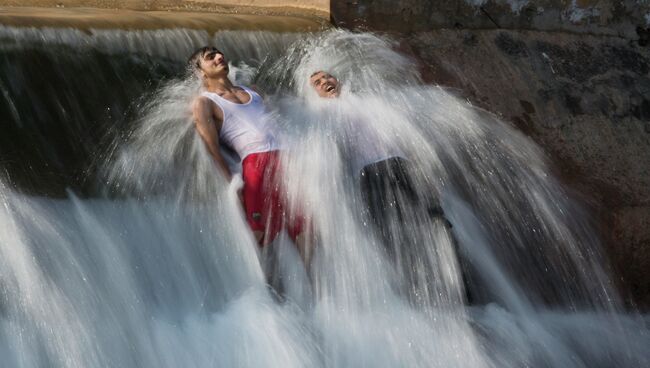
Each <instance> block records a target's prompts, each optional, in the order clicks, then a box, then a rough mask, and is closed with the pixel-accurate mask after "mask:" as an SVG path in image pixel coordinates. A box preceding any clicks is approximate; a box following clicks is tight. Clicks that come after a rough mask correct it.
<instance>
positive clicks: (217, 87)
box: [204, 76, 235, 93]
mask: <svg viewBox="0 0 650 368" xmlns="http://www.w3.org/2000/svg"><path fill="white" fill-rule="evenodd" d="M204 83H205V88H206V89H207V90H208V91H209V92H216V93H223V92H226V91H231V90H232V89H233V88H234V87H235V85H234V84H232V82H231V81H230V79H228V77H227V76H224V77H213V78H206V79H205V80H204Z"/></svg>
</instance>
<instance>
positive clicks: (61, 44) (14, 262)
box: [0, 28, 650, 367]
mask: <svg viewBox="0 0 650 368" xmlns="http://www.w3.org/2000/svg"><path fill="white" fill-rule="evenodd" d="M0 37H1V38H2V39H3V40H4V42H3V44H2V57H1V59H0V67H1V68H2V70H3V73H2V75H0V87H1V88H2V92H3V99H2V100H1V101H2V103H1V104H0V106H1V107H2V109H1V110H0V113H1V114H2V117H3V119H5V120H4V121H7V122H8V124H5V125H8V128H7V130H6V131H8V132H10V135H9V136H7V135H3V136H2V148H0V153H1V154H2V156H0V159H1V160H2V166H4V167H5V168H6V170H7V171H8V173H7V175H6V176H5V178H3V179H2V182H0V202H1V203H2V207H0V291H1V293H0V295H1V296H2V297H1V299H0V354H1V356H2V357H3V358H2V366H7V367H107V366H115V367H140V366H143V367H149V366H159V367H178V366H180V365H183V366H196V367H206V366H237V367H240V366H250V367H258V366H270V367H276V366H278V367H279V366H282V367H292V366H296V367H298V366H300V367H303V366H310V367H312V366H313V367H341V366H350V367H352V366H354V367H358V366H368V367H396V366H406V367H520V366H532V367H613V366H617V367H619V366H620V367H640V366H647V365H648V364H649V363H650V352H649V351H648V349H647V347H648V346H650V335H649V334H650V329H649V328H648V322H649V319H648V317H647V316H645V315H639V314H634V313H631V312H627V311H625V310H624V309H623V306H622V304H621V301H620V298H619V296H618V294H617V292H616V290H615V289H614V287H613V285H612V283H611V281H610V280H611V275H610V271H609V269H608V266H607V263H606V261H605V259H603V257H602V255H601V251H600V245H599V242H598V237H597V236H596V235H595V234H594V228H593V227H592V226H591V224H590V222H589V215H588V213H586V212H585V211H584V210H583V209H582V208H581V206H580V204H579V203H577V202H576V201H575V200H573V199H572V198H571V196H570V195H569V194H568V193H567V191H566V190H565V189H564V188H563V187H562V185H561V184H560V183H559V182H558V181H557V180H556V179H555V178H554V177H553V176H552V174H551V170H550V168H549V163H548V160H547V159H546V157H545V156H544V154H543V153H542V152H541V150H540V149H539V148H538V147H537V146H536V145H535V144H533V143H532V142H531V141H530V140H529V139H528V138H526V137H525V136H523V135H522V134H520V133H518V132H517V131H515V130H514V129H513V128H512V127H510V126H509V125H508V124H506V123H504V122H502V121H500V120H499V119H497V118H496V117H495V116H493V115H491V114H490V113H489V112H486V111H482V110H480V109H478V108H476V107H474V106H472V105H471V104H469V103H468V102H467V101H465V100H463V99H461V98H459V97H457V96H455V95H454V94H452V93H450V92H449V91H447V90H445V89H443V88H440V87H437V86H427V85H423V84H422V83H421V81H420V80H419V79H418V76H417V73H416V69H415V67H414V65H413V64H412V62H411V61H410V60H409V59H408V58H406V57H404V56H402V55H400V54H399V53H396V52H395V51H393V50H394V48H393V47H392V46H393V45H392V44H391V42H390V40H386V39H382V38H379V37H377V36H374V35H371V34H364V33H349V32H344V31H336V30H334V31H327V32H323V33H318V34H274V33H268V32H219V33H217V34H215V35H214V36H212V35H209V34H207V33H205V32H196V31H187V30H169V31H167V30H165V31H155V32H154V31H149V32H131V31H93V32H90V33H83V32H79V31H76V30H61V29H41V30H35V29H15V28H3V29H1V30H0ZM205 43H214V44H217V45H218V46H219V47H220V48H221V49H222V50H223V51H224V52H225V54H226V55H227V56H228V57H229V58H230V60H231V65H232V68H231V72H232V75H231V76H232V78H233V79H235V80H236V81H237V82H238V83H241V84H256V85H257V86H258V87H259V88H260V89H261V90H262V91H263V92H265V93H266V95H265V100H266V104H267V107H269V109H270V110H271V111H272V113H273V115H274V117H275V120H276V122H277V124H278V130H279V132H280V133H281V134H280V135H279V137H280V138H281V142H282V146H283V148H284V150H283V152H284V162H283V164H284V167H285V169H286V170H285V171H286V174H287V175H286V186H287V188H288V194H289V195H290V197H291V198H290V200H291V202H292V203H293V204H294V205H296V206H300V207H301V209H302V210H303V211H304V212H305V213H307V214H309V215H310V216H311V218H313V222H314V229H315V230H314V232H315V234H317V236H316V248H315V255H314V259H313V262H312V264H311V266H310V268H309V270H308V271H307V270H306V269H305V267H303V265H302V263H301V262H300V259H299V257H298V254H297V252H296V250H295V247H294V246H293V245H292V244H291V242H290V241H289V240H288V239H287V237H286V236H284V235H282V236H280V238H279V239H278V240H277V241H276V242H275V243H274V244H272V245H271V246H270V247H268V248H266V249H264V250H262V251H260V249H259V248H258V247H257V245H256V244H255V242H254V240H253V238H252V234H251V233H250V232H249V231H248V229H247V226H246V224H245V222H244V219H243V217H242V214H241V210H240V207H239V203H238V201H237V199H236V198H237V197H236V193H235V191H236V188H234V187H233V186H231V185H230V184H229V183H227V182H226V181H225V179H224V178H223V177H222V176H221V175H220V174H219V173H218V171H217V170H216V168H215V166H214V164H213V163H212V161H211V159H210V158H209V156H208V155H207V153H206V151H205V149H204V146H203V144H202V142H201V141H200V138H198V136H197V135H196V133H195V132H194V128H193V124H192V123H191V116H190V111H189V105H190V103H191V101H192V99H193V98H194V97H195V96H196V95H197V93H198V92H199V90H200V84H199V82H198V81H197V80H195V77H193V76H191V75H189V76H188V75H187V73H186V72H185V66H184V61H185V58H186V57H187V56H188V54H189V53H190V52H191V50H192V49H193V48H195V47H197V46H201V45H202V44H205ZM17 61H20V62H17ZM316 70H327V71H329V72H330V73H332V74H333V75H336V76H337V77H338V78H339V79H340V80H341V82H342V85H343V90H342V93H341V97H340V98H339V99H337V100H333V101H323V100H321V99H319V98H318V97H317V96H316V95H315V94H314V93H313V92H312V91H311V89H310V87H309V86H308V84H307V80H308V78H309V76H310V75H311V73H312V72H314V71H316ZM360 124H364V125H365V126H367V127H369V129H370V130H371V131H372V136H373V140H374V141H375V142H376V145H377V146H378V147H379V148H382V147H388V145H396V146H397V147H399V149H400V150H401V151H402V152H403V153H404V156H406V157H407V158H408V159H409V162H410V163H411V166H412V167H413V168H414V170H413V181H414V183H415V186H416V187H417V189H418V192H419V193H420V194H421V197H420V198H422V200H423V201H439V202H440V203H441V205H442V208H443V209H444V212H445V216H446V218H447V219H448V220H449V222H450V223H451V224H452V227H451V228H449V227H448V226H446V224H445V221H442V220H441V219H440V218H435V217H431V216H427V214H426V213H425V212H426V211H423V210H422V209H419V208H413V209H412V210H411V211H408V212H407V214H406V215H405V217H404V218H403V219H401V220H400V221H394V222H393V223H391V224H390V226H389V227H388V231H389V232H390V233H391V234H392V235H393V236H392V238H391V239H392V243H391V244H385V241H384V240H382V238H381V236H379V235H378V232H377V231H376V229H374V228H373V227H372V225H371V224H370V223H369V221H368V217H367V214H366V213H364V211H363V204H362V203H363V199H362V197H361V193H360V190H359V186H358V176H357V175H356V174H355V169H354V168H353V167H351V165H350V152H351V146H352V145H354V144H355V140H356V139H359V134H358V130H359V126H360ZM21 149H22V150H25V151H26V152H27V153H28V154H26V155H19V154H18V151H19V150H21ZM230 161H231V164H232V165H233V168H235V169H237V165H238V163H237V159H236V158H234V157H233V158H231V160H230ZM69 165H74V167H69ZM9 183H11V184H12V185H9ZM65 187H68V188H72V190H67V191H66V190H64V189H63V188H65ZM26 193H31V194H26ZM43 193H50V194H52V193H53V194H55V195H56V196H55V197H52V196H48V197H44V196H41V195H37V194H43ZM79 193H82V194H83V195H80V194H79ZM269 282H270V283H271V286H269V285H268V283H269Z"/></svg>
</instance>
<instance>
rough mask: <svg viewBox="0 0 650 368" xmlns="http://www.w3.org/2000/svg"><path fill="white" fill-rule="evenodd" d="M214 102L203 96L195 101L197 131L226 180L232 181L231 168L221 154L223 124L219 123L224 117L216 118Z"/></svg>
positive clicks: (193, 107)
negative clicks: (220, 129) (221, 126)
mask: <svg viewBox="0 0 650 368" xmlns="http://www.w3.org/2000/svg"><path fill="white" fill-rule="evenodd" d="M212 104H213V102H212V101H210V100H209V99H208V98H207V97H203V96H201V97H199V98H197V99H196V100H195V101H194V104H193V105H192V114H193V116H194V126H195V127H196V131H197V132H198V133H199V135H200V136H201V138H202V139H203V142H204V143H205V147H206V148H207V149H208V153H209V154H210V156H212V158H213V159H214V162H215V164H216V165H217V168H219V170H221V172H222V173H223V174H224V176H225V177H226V180H228V181H230V180H231V179H232V174H231V173H230V169H229V168H228V165H227V164H226V161H225V160H224V158H223V156H221V151H220V150H219V129H218V126H220V125H221V124H219V125H217V124H218V123H221V120H223V117H221V118H220V119H219V120H220V121H217V120H216V119H215V114H214V113H213V111H214V110H213V106H212Z"/></svg>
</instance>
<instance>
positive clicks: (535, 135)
mask: <svg viewBox="0 0 650 368" xmlns="http://www.w3.org/2000/svg"><path fill="white" fill-rule="evenodd" d="M399 37H401V40H402V41H401V42H402V48H403V49H404V50H407V51H408V52H410V53H412V55H413V56H414V57H415V58H416V59H417V60H419V61H420V63H421V70H422V75H423V78H424V79H425V80H426V81H427V82H429V83H438V84H442V85H446V86H450V87H455V88H458V89H460V90H461V91H462V93H464V94H465V95H466V96H467V97H468V98H470V99H471V100H472V101H474V103H476V104H477V105H479V106H481V107H483V108H485V109H487V110H489V111H491V112H494V113H496V114H497V115H499V116H501V117H502V118H503V119H505V120H506V121H510V122H512V123H513V125H515V126H516V127H518V128H519V129H521V130H522V131H523V132H524V133H526V134H527V135H529V136H530V137H531V138H532V139H533V140H535V141H536V142H537V143H538V144H539V145H540V146H542V147H543V148H544V150H545V151H546V152H547V153H548V154H549V156H550V160H551V161H552V162H553V166H554V167H556V168H557V170H558V172H559V174H560V176H561V177H562V178H563V179H564V181H565V182H566V183H567V184H568V185H569V186H570V187H572V188H573V189H575V190H576V191H577V192H578V193H581V194H582V196H583V197H584V198H585V199H586V201H587V202H588V203H589V204H590V205H591V207H593V212H594V213H595V215H596V217H597V220H598V221H600V223H601V224H602V226H601V230H602V238H603V239H604V240H605V243H606V246H607V251H608V253H609V255H610V259H611V260H612V261H613V264H614V267H615V269H616V271H617V275H619V276H620V277H621V279H622V281H621V282H620V284H621V285H622V287H623V289H624V292H625V293H627V295H628V296H631V298H630V301H632V302H635V303H637V304H638V305H639V306H641V307H642V308H645V309H647V308H650V287H649V285H650V274H648V272H647V270H648V266H650V264H649V259H650V233H649V231H650V230H649V229H650V75H649V72H650V49H648V48H647V47H642V46H640V45H639V44H638V43H637V42H633V41H631V40H629V39H625V38H619V37H603V36H592V35H579V34H568V33H557V32H556V33H549V32H535V31H512V30H435V31H428V32H417V33H412V34H409V35H401V36H399Z"/></svg>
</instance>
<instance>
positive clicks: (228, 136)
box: [188, 47, 309, 262]
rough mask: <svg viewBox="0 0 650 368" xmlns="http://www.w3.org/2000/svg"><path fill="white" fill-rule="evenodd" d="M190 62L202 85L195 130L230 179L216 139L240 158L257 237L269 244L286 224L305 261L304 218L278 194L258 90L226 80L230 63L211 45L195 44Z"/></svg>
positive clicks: (275, 155)
mask: <svg viewBox="0 0 650 368" xmlns="http://www.w3.org/2000/svg"><path fill="white" fill-rule="evenodd" d="M188 62H189V64H190V67H191V68H192V69H193V70H194V71H195V72H196V73H197V74H198V75H199V77H200V78H201V79H202V80H203V83H204V86H205V91H204V92H203V93H201V95H200V96H199V97H197V98H196V100H195V101H194V103H193V106H192V112H193V116H194V122H195V126H196V130H197V132H198V133H199V135H200V136H201V138H202V139H203V141H204V142H205V146H206V148H207V150H208V153H209V154H210V156H212V158H213V159H214V162H215V163H216V165H217V167H218V168H219V170H220V171H221V173H222V174H223V175H224V176H225V177H226V179H227V180H228V181H230V180H231V179H232V173H231V172H230V169H229V168H228V165H227V164H226V161H225V160H224V158H223V156H222V155H221V151H220V145H221V144H224V145H226V146H228V147H229V148H231V149H232V150H234V151H235V152H236V153H237V154H238V155H239V157H240V158H241V160H242V179H243V181H244V187H243V190H242V197H243V206H244V211H245V213H246V220H247V222H248V224H249V225H250V227H251V229H252V230H253V233H254V234H255V237H256V239H257V241H258V242H259V244H260V245H261V246H264V245H267V244H269V243H270V242H272V241H273V240H274V239H275V237H276V236H277V234H278V233H279V232H280V231H281V230H282V228H286V229H287V231H288V233H289V235H290V236H291V238H292V239H293V240H294V242H295V243H296V244H297V245H298V248H299V251H300V254H301V256H302V258H303V260H304V261H306V262H308V257H309V255H308V254H307V253H308V252H307V250H306V249H305V243H306V242H305V240H304V239H303V238H302V237H301V235H302V233H303V230H304V228H305V220H304V218H303V216H302V215H301V214H296V213H290V212H291V209H290V208H289V206H287V201H286V198H285V197H284V196H283V194H282V193H283V190H282V169H281V167H280V158H279V147H278V144H277V142H276V140H275V137H274V136H273V129H274V127H273V121H271V119H270V118H269V115H268V114H267V112H266V110H265V107H264V102H263V101H262V98H261V96H260V95H259V94H258V93H257V92H255V91H253V90H251V89H249V88H246V87H241V86H235V85H234V84H233V83H232V82H231V81H230V79H229V78H228V70H229V68H228V63H227V62H226V59H225V57H224V55H223V53H222V52H221V51H219V50H218V49H217V48H215V47H203V48H200V49H198V50H196V51H195V52H194V53H193V54H192V56H191V57H190V59H189V61H188ZM299 237H300V239H298V238H299Z"/></svg>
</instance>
